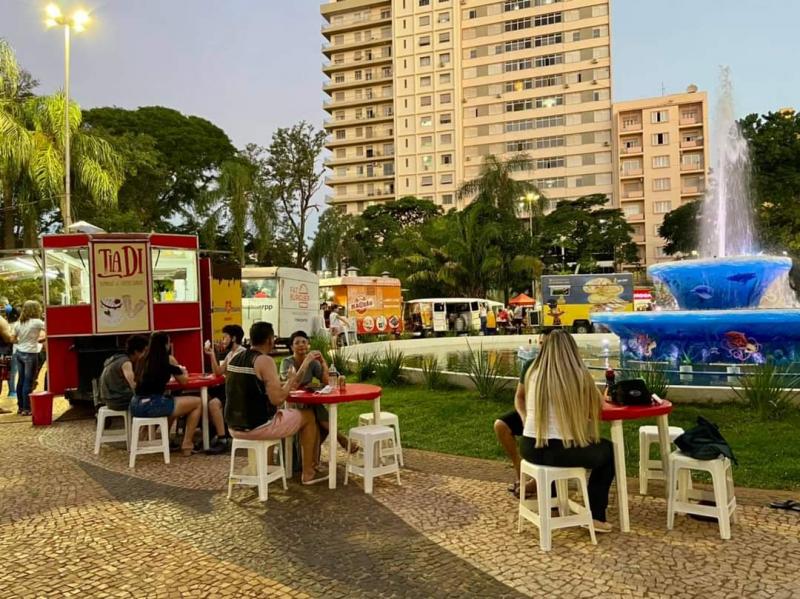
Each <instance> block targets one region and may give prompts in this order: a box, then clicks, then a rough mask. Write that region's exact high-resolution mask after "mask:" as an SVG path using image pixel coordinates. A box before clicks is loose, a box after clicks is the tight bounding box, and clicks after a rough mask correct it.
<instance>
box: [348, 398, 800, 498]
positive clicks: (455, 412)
mask: <svg viewBox="0 0 800 599" xmlns="http://www.w3.org/2000/svg"><path fill="white" fill-rule="evenodd" d="M370 408H371V404H368V403H367V402H356V403H352V404H342V405H340V406H339V414H340V416H339V419H340V420H339V422H340V424H339V426H340V430H342V431H345V432H346V431H347V429H349V428H350V427H352V426H355V425H356V421H357V419H358V415H359V414H362V413H365V412H368V411H370ZM381 408H382V409H383V410H385V411H389V412H393V413H395V414H397V415H398V416H399V418H400V422H401V434H402V435H403V445H404V446H406V447H413V448H417V449H426V450H430V451H438V452H441V453H450V454H456V455H464V456H471V457H478V458H489V459H497V460H502V459H505V456H504V454H503V452H502V450H501V449H500V446H499V445H498V444H497V442H496V440H495V437H494V430H493V429H492V425H493V423H494V420H495V418H496V417H497V416H499V415H501V414H503V413H505V412H507V411H509V410H511V409H513V404H512V402H511V401H510V400H504V401H484V400H480V399H478V396H477V394H476V393H474V392H471V391H467V390H463V389H453V390H442V391H428V390H427V389H425V388H424V387H421V386H395V387H389V388H386V389H384V392H383V398H382V401H381ZM698 415H702V416H704V417H706V418H707V419H709V420H710V421H712V422H714V423H716V424H718V425H719V427H720V431H721V432H722V434H723V435H724V436H725V438H726V439H727V440H728V442H729V443H730V444H731V447H732V448H733V451H734V453H735V454H736V457H737V458H738V459H739V466H734V480H735V482H736V484H737V485H738V486H743V487H755V488H761V489H790V490H791V489H800V410H798V411H796V412H795V413H794V414H792V416H791V417H789V418H787V419H786V420H783V421H779V422H771V421H770V422H761V421H759V420H757V419H756V418H755V416H754V415H753V414H752V413H751V412H749V411H748V410H747V409H746V408H744V407H743V406H740V405H734V404H723V405H696V404H677V405H676V406H675V409H674V411H673V412H672V414H671V415H670V419H669V422H670V425H672V426H680V427H683V428H684V429H687V428H689V427H691V426H693V425H694V423H695V419H696V418H697V416H698ZM643 424H655V419H653V420H652V421H649V420H637V421H631V422H628V423H625V424H624V425H623V428H624V431H625V450H626V463H627V467H628V474H629V475H632V476H637V473H638V464H639V436H638V435H639V433H638V429H639V426H640V425H643ZM602 431H603V436H604V437H607V438H610V433H609V430H608V426H607V425H605V426H604V427H603V429H602Z"/></svg>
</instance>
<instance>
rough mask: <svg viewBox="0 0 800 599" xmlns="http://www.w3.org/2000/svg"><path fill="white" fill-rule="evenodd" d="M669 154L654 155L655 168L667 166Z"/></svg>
mask: <svg viewBox="0 0 800 599" xmlns="http://www.w3.org/2000/svg"><path fill="white" fill-rule="evenodd" d="M668 166H669V156H653V168H667V167H668Z"/></svg>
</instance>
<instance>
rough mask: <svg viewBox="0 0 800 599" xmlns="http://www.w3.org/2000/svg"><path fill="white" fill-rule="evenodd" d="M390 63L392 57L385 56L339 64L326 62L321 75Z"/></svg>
mask: <svg viewBox="0 0 800 599" xmlns="http://www.w3.org/2000/svg"><path fill="white" fill-rule="evenodd" d="M387 62H388V63H390V62H392V55H391V54H389V55H387V56H373V57H372V58H362V59H361V60H348V61H344V60H342V61H339V62H326V63H323V65H322V72H323V73H326V74H327V73H333V72H336V71H345V70H348V69H357V68H359V67H368V66H372V65H379V64H384V63H387Z"/></svg>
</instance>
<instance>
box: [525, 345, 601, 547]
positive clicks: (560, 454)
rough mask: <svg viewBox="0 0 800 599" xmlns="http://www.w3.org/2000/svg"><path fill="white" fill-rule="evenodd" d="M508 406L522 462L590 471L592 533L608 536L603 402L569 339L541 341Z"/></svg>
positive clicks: (576, 348) (540, 491) (576, 349)
mask: <svg viewBox="0 0 800 599" xmlns="http://www.w3.org/2000/svg"><path fill="white" fill-rule="evenodd" d="M514 406H515V407H516V409H517V412H519V415H520V417H521V418H522V422H523V423H524V428H523V432H522V439H521V441H520V454H521V455H522V457H523V459H525V460H526V461H528V462H531V463H533V464H540V465H542V466H557V467H567V468H573V467H581V468H588V469H591V471H592V473H591V475H590V476H589V485H588V487H589V489H588V490H589V507H590V509H591V512H592V519H593V520H594V521H595V523H594V526H595V531H598V532H610V531H611V525H610V524H609V523H607V522H606V508H607V507H608V493H609V490H610V489H611V483H612V482H613V481H614V449H613V446H612V444H611V442H610V441H609V440H607V439H601V438H600V430H599V425H600V412H601V410H602V406H603V398H602V396H601V395H600V392H599V391H598V390H597V386H596V385H595V382H594V380H593V379H592V375H591V374H590V373H589V371H588V369H587V368H586V366H585V365H584V363H583V360H581V357H580V354H579V353H578V346H577V344H576V343H575V340H574V339H573V338H572V335H570V334H569V333H568V332H566V331H564V330H561V329H557V330H555V331H553V332H552V333H550V334H549V335H547V336H546V337H545V338H544V341H543V342H542V346H541V349H540V350H539V355H538V356H537V357H536V359H535V360H534V361H533V364H532V365H531V366H530V367H529V368H528V370H527V372H526V373H525V374H524V375H523V378H522V382H521V383H520V384H518V385H517V392H516V395H515V397H514ZM537 492H538V493H542V492H543V490H542V489H537ZM544 492H547V493H549V492H550V491H549V490H545V491H544Z"/></svg>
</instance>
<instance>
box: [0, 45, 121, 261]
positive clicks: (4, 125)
mask: <svg viewBox="0 0 800 599" xmlns="http://www.w3.org/2000/svg"><path fill="white" fill-rule="evenodd" d="M21 73H22V71H21V69H20V68H19V65H18V64H17V61H16V58H15V56H14V52H13V50H12V49H11V46H9V44H8V43H7V42H6V41H4V40H0V181H2V187H0V191H2V193H3V241H4V245H5V247H6V248H10V247H13V246H14V245H15V243H14V222H15V216H16V215H17V214H19V215H21V216H22V218H23V224H24V226H25V228H26V236H28V237H30V236H31V235H32V234H33V236H35V231H33V232H31V231H30V230H29V229H30V228H31V227H34V228H35V227H36V226H37V223H38V217H39V214H40V213H41V212H42V210H44V209H46V208H48V207H50V206H55V205H56V204H58V206H59V208H60V211H61V215H62V219H63V216H64V214H65V213H66V205H65V197H64V194H63V192H64V96H63V94H61V93H57V94H54V95H51V96H30V97H26V96H25V95H23V94H21V93H20V91H21V89H22V88H21V84H22V83H23V78H22V75H21ZM68 110H69V127H70V135H71V146H70V147H71V151H72V156H73V159H72V170H73V171H74V172H73V180H74V181H75V185H76V187H77V188H80V189H82V190H83V191H85V192H86V194H87V195H88V197H89V198H90V199H91V200H92V201H93V202H94V203H95V204H96V205H97V206H114V205H115V204H116V201H117V192H118V191H119V188H120V186H121V185H122V181H123V178H124V176H123V169H122V164H121V160H120V157H119V155H118V154H117V153H116V152H115V151H114V149H113V148H112V147H111V144H109V143H108V142H107V141H105V140H103V139H100V138H99V137H96V136H94V135H92V134H90V133H88V132H87V131H85V130H82V129H81V109H80V107H79V106H78V105H77V104H75V103H74V102H72V103H70V105H69V108H68ZM55 199H58V202H55ZM23 200H24V203H23Z"/></svg>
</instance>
